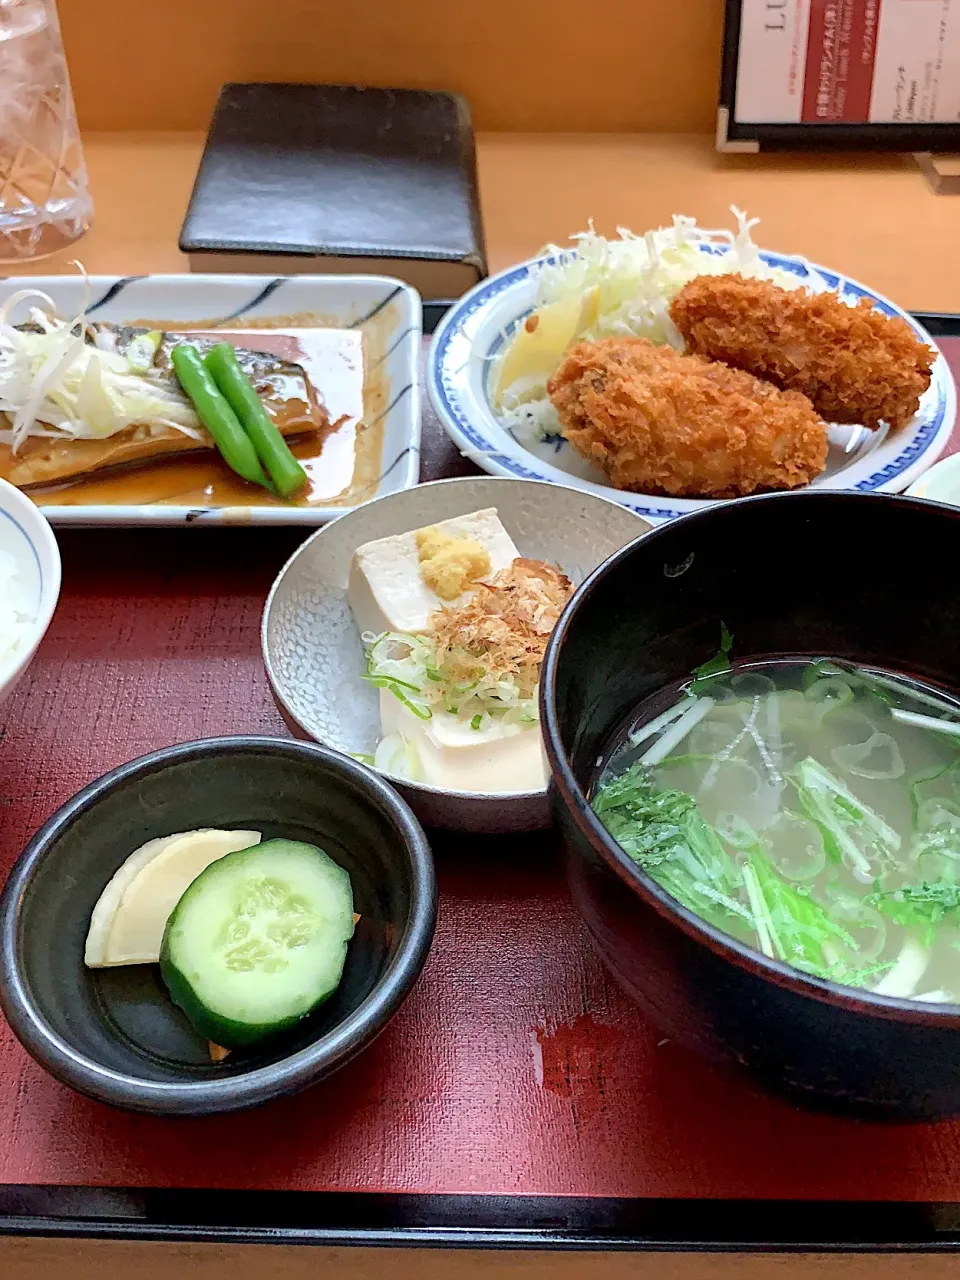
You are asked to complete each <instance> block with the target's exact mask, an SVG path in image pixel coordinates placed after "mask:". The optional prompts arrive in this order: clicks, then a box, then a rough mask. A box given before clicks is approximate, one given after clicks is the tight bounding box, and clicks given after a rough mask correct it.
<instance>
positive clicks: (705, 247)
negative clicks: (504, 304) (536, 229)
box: [499, 208, 828, 444]
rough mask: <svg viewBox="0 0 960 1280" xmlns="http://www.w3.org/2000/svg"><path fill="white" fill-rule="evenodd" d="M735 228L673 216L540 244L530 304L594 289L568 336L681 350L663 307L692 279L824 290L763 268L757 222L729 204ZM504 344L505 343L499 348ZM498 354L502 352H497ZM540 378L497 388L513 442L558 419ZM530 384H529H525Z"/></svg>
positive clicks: (816, 280)
mask: <svg viewBox="0 0 960 1280" xmlns="http://www.w3.org/2000/svg"><path fill="white" fill-rule="evenodd" d="M731 211H732V213H733V214H734V217H735V218H736V220H737V230H736V231H735V232H734V231H727V230H705V229H703V228H701V227H698V226H697V223H696V220H695V219H694V218H688V217H684V216H683V215H681V214H676V215H674V218H673V222H672V224H671V225H670V226H669V227H660V228H659V229H658V230H656V231H648V232H646V233H645V234H644V235H642V236H638V235H634V234H633V232H632V231H628V230H626V229H625V228H623V227H618V228H617V234H618V237H619V238H618V239H616V240H608V239H607V238H606V237H605V236H601V235H598V234H597V233H596V232H595V231H594V229H593V226H592V224H591V226H590V229H589V230H588V231H581V232H580V233H579V234H577V235H575V236H572V237H571V239H572V240H573V241H574V242H575V247H574V248H573V249H570V248H562V247H561V246H559V245H553V244H551V245H547V246H546V247H545V248H544V249H543V250H542V251H541V259H542V260H541V261H539V262H538V263H537V264H536V266H535V268H534V270H535V271H536V274H537V296H536V304H535V306H536V308H538V309H539V308H540V307H543V306H547V305H549V304H552V303H556V302H560V301H562V300H564V299H567V298H570V297H571V296H575V297H580V296H583V295H584V294H586V293H587V291H588V290H590V289H594V288H595V289H597V291H598V301H597V310H596V319H595V320H594V321H593V323H592V324H590V325H589V326H588V327H587V328H585V329H584V330H583V331H582V332H580V333H578V334H577V335H576V339H577V341H581V340H584V341H596V340H598V339H601V338H612V337H639V338H647V339H649V341H651V342H655V343H657V344H658V345H661V346H662V345H670V346H673V347H676V348H677V349H678V350H683V345H684V344H683V339H682V337H681V336H680V333H679V331H678V330H677V327H676V325H675V324H674V323H673V321H672V320H671V319H670V315H669V307H670V303H671V301H672V300H673V299H674V298H675V297H676V295H677V294H678V293H679V292H680V290H681V289H682V288H683V286H684V285H685V284H687V283H688V282H689V281H690V280H693V279H695V278H696V277H697V276H703V275H717V276H719V275H730V274H732V273H734V272H739V274H740V275H743V276H746V277H750V278H755V279H760V280H770V281H772V282H773V283H775V284H778V285H780V286H782V287H783V288H785V289H798V288H801V287H804V286H806V287H808V288H811V289H813V290H814V291H816V292H821V291H823V290H825V289H827V288H828V286H827V283H826V281H824V280H823V279H822V278H821V277H820V276H818V275H816V273H815V272H813V270H812V268H810V267H809V266H808V267H807V270H808V272H809V273H810V274H809V275H808V277H807V278H806V279H801V278H800V276H798V275H796V274H794V273H793V272H791V271H786V270H783V269H781V268H778V267H770V266H768V265H767V264H766V263H765V262H764V261H763V259H762V258H761V257H760V252H759V250H758V248H757V246H756V245H755V244H754V242H753V238H752V236H751V234H750V233H751V231H752V229H753V227H755V226H756V224H757V222H758V221H759V219H757V218H751V219H748V218H747V216H746V214H744V213H742V212H741V211H740V210H739V209H737V208H732V210H731ZM510 345H511V344H510V343H507V344H506V347H505V350H504V354H505V351H506V349H509V346H510ZM499 358H500V359H502V358H503V356H500V357H499ZM546 381H547V380H546V377H541V378H534V379H533V380H531V379H530V378H528V377H524V378H519V379H517V381H516V382H515V383H513V384H512V385H511V386H508V387H506V388H504V390H503V395H502V405H503V412H502V420H503V422H504V425H505V426H506V427H507V428H508V430H510V431H511V432H512V433H513V435H514V437H515V438H516V439H517V440H518V441H519V442H520V443H521V444H523V443H527V442H529V441H530V440H532V439H543V438H546V437H547V436H550V435H553V434H555V433H557V432H559V430H560V423H559V419H558V418H557V416H556V412H555V411H554V410H553V406H552V405H551V404H550V401H549V400H548V399H547V389H546ZM532 383H535V385H532Z"/></svg>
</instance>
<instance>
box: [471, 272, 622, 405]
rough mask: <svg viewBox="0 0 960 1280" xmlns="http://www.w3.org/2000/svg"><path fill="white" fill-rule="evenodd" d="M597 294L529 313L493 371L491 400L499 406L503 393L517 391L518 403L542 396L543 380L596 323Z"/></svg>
mask: <svg viewBox="0 0 960 1280" xmlns="http://www.w3.org/2000/svg"><path fill="white" fill-rule="evenodd" d="M599 303H600V290H599V289H598V288H597V287H596V285H595V286H594V287H593V288H592V289H588V290H587V291H586V293H583V294H579V295H578V294H571V295H570V297H568V298H561V299H559V301H557V302H550V303H548V304H547V305H546V306H545V307H541V308H540V309H539V311H533V312H531V314H530V315H529V316H527V318H526V320H525V321H524V322H523V324H522V325H521V326H520V328H519V329H518V330H517V332H516V334H515V335H514V337H513V340H512V341H511V342H510V344H509V346H508V347H507V349H506V351H505V352H504V353H503V356H502V357H501V359H500V362H499V365H498V367H497V368H496V370H495V371H494V391H493V400H494V405H495V407H496V408H498V409H499V408H501V407H502V404H503V395H504V392H505V391H506V390H507V389H508V388H510V387H514V386H516V387H517V398H518V399H519V400H524V399H532V398H534V397H539V396H542V395H543V394H544V390H545V387H546V382H547V379H548V378H549V377H550V375H551V374H552V373H553V372H554V370H555V369H556V368H557V366H558V365H559V364H560V361H561V360H562V359H563V357H564V355H566V352H567V350H568V348H569V347H570V346H571V345H572V343H573V342H574V341H575V340H576V339H577V338H578V337H579V336H580V335H581V334H582V333H585V332H586V330H587V329H589V328H590V327H591V325H593V324H595V323H596V319H597V315H598V313H599Z"/></svg>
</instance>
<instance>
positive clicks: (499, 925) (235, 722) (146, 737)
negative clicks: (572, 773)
mask: <svg viewBox="0 0 960 1280" xmlns="http://www.w3.org/2000/svg"><path fill="white" fill-rule="evenodd" d="M944 347H945V350H947V351H948V353H949V355H950V357H951V359H952V360H953V362H954V368H955V369H956V370H957V371H958V373H960V338H957V339H953V340H949V339H948V340H944ZM425 426H426V431H425V446H426V449H425V462H424V474H425V477H429V478H434V477H435V476H437V475H439V474H451V473H453V472H456V471H462V472H469V471H471V470H472V467H471V465H470V464H468V463H466V462H464V461H463V460H462V459H461V458H460V457H459V455H457V454H456V452H455V450H454V449H453V447H452V446H451V445H450V444H449V442H447V441H446V439H445V437H443V435H442V433H441V432H440V429H439V426H438V424H437V423H436V421H435V420H433V419H432V418H429V419H428V421H427V422H426V424H425ZM954 443H955V445H956V444H957V443H960V442H957V441H956V440H955V442H954ZM302 536H303V534H302V532H301V533H286V532H282V531H278V530H270V529H231V530H225V531H217V530H206V529H204V530H144V531H141V532H132V533H131V532H129V531H125V532H124V533H123V534H122V535H120V534H118V533H115V532H111V531H105V530H96V531H94V530H90V531H62V532H61V533H60V534H59V538H60V543H61V547H62V551H63V558H64V586H63V595H62V598H61V603H60V607H59V610H58V612H57V614H56V617H55V619H54V622H53V625H52V627H51V629H50V632H49V634H48V636H47V637H46V639H45V641H44V643H43V646H42V648H41V650H40V652H39V654H38V656H37V659H36V661H35V664H34V666H33V667H32V669H31V672H30V674H29V676H28V677H27V678H26V679H25V680H24V682H23V683H22V685H21V686H20V688H19V689H18V691H17V693H16V694H15V696H14V697H13V700H12V701H11V702H10V703H9V704H8V705H6V706H5V707H4V708H3V716H2V725H3V728H2V742H0V875H2V874H3V873H5V871H6V870H7V869H8V868H9V866H10V865H11V864H12V862H13V860H14V858H15V857H16V855H17V853H18V851H19V849H20V848H21V847H22V845H23V843H24V842H25V841H26V839H27V838H28V836H29V835H30V834H31V833H32V832H33V831H34V830H35V829H36V827H37V826H38V825H39V824H40V823H41V822H42V821H43V820H44V819H45V818H46V817H47V816H48V815H49V814H50V813H51V812H52V811H53V809H54V808H56V806H57V805H59V804H60V803H61V802H62V801H64V800H65V799H67V797H69V796H70V795H71V794H73V792H75V791H76V790H77V789H78V788H79V787H81V786H83V785H84V783H86V782H88V781H89V780H90V779H92V778H94V777H96V776H97V775H98V774H100V773H102V772H104V771H105V770H107V769H110V768H111V767H113V766H114V765H117V764H119V763H120V762H121V761H125V760H128V759H130V758H131V757H133V756H136V755H139V754H141V753H143V752H146V751H149V750H151V749H153V748H156V747H160V746H163V745H166V744H169V743H174V742H181V741H185V740H188V739H191V738H200V737H204V736H208V735H214V734H222V733H238V732H247V733H249V732H254V733H258V732H259V733H267V734H277V735H282V734H284V733H285V729H284V726H283V723H282V721H281V719H280V717H279V715H278V714H277V712H276V710H275V709H274V706H273V703H272V700H271V697H270V693H269V690H268V687H267V683H266V679H265V677H264V674H263V670H262V667H261V661H260V651H259V621H260V612H261V608H262V605H263V601H264V598H265V596H266V592H267V589H268V587H269V585H270V583H271V581H272V579H273V577H274V576H275V574H276V572H277V570H278V569H279V568H280V566H281V564H282V563H283V561H284V559H285V557H286V556H287V555H288V554H289V553H290V551H291V550H292V549H293V547H294V546H295V545H296V543H297V542H298V541H299V539H300V538H301V537H302ZM435 850H436V855H437V864H438V875H439V883H440V892H441V906H440V918H439V926H438V930H437V936H436V942H435V945H434V949H433V953H432V955H431V958H430V960H429V962H428V964H427V966H426V969H425V971H424V974H423V977H422V980H421V981H420V983H419V985H418V987H417V988H416V990H415V991H414V993H413V995H412V996H411V998H410V999H409V1001H408V1003H407V1004H406V1005H405V1006H404V1008H403V1009H402V1011H401V1013H400V1014H399V1015H398V1016H397V1018H396V1019H395V1020H394V1022H393V1023H392V1024H391V1026H390V1027H389V1028H388V1030H387V1031H386V1032H385V1034H384V1035H383V1036H382V1037H381V1038H380V1039H379V1040H378V1041H377V1042H376V1043H375V1044H374V1046H373V1047H372V1048H371V1049H369V1050H368V1051H367V1052H366V1053H365V1054H364V1055H363V1056H362V1057H361V1058H359V1059H358V1060H356V1061H355V1062H354V1063H352V1064H351V1065H350V1067H349V1068H348V1069H346V1070H345V1071H343V1072H341V1073H340V1074H339V1075H337V1076H335V1077H334V1078H332V1079H331V1080H329V1081H327V1082H325V1083H323V1084H321V1085H318V1086H316V1087H315V1088H313V1089H312V1090H310V1091H308V1092H306V1093H304V1094H302V1095H300V1096H299V1097H296V1098H293V1099H289V1100H287V1101H283V1102H278V1103H274V1104H272V1105H270V1106H269V1107H266V1108H264V1109H262V1110H260V1111H258V1112H254V1113H248V1114H245V1115H241V1116H233V1117H229V1116H228V1117H223V1118H217V1119H211V1120H182V1121H176V1120H162V1119H152V1118H146V1117H141V1116H132V1115H127V1114H125V1113H122V1112H118V1111H112V1110H109V1109H108V1108H106V1107H103V1106H101V1105H99V1104H97V1103H93V1102H88V1101H86V1100H84V1099H83V1098H81V1097H78V1096H76V1095H74V1094H73V1093H71V1092H70V1091H69V1090H67V1089H66V1088H64V1087H62V1086H61V1085H59V1084H58V1083H56V1082H55V1081H54V1080H52V1079H51V1078H50V1077H48V1076H47V1075H45V1074H44V1072H43V1071H41V1070H40V1068H39V1067H37V1066H35V1065H34V1064H33V1062H32V1061H31V1060H30V1059H29V1058H28V1057H27V1055H26V1054H25V1053H24V1052H23V1050H22V1049H21V1048H20V1046H19V1045H18V1044H17V1043H16V1041H15V1040H14V1038H13V1036H12V1035H11V1033H10V1032H9V1030H8V1029H7V1028H6V1027H5V1025H4V1024H3V1023H2V1022H0V1184H2V1185H0V1229H6V1230H26V1231H39V1232H43V1231H54V1230H57V1231H64V1230H67V1231H75V1232H80V1233H83V1232H100V1231H103V1232H106V1233H108V1234H110V1233H123V1234H130V1233H131V1232H134V1233H136V1232H139V1233H142V1234H147V1235H164V1234H171V1233H173V1234H176V1235H180V1236H183V1235H188V1236H190V1235H198V1234H199V1235H205V1236H208V1237H214V1238H223V1237H225V1236H231V1237H233V1238H236V1236H237V1235H240V1236H246V1237H249V1238H271V1239H276V1238H278V1232H279V1233H280V1235H281V1236H286V1237H289V1238H308V1239H316V1238H328V1239H329V1238H330V1237H331V1236H336V1237H339V1238H349V1239H354V1240H356V1239H369V1238H378V1239H383V1238H407V1237H409V1236H410V1235H411V1233H412V1235H413V1237H415V1238H417V1239H428V1240H439V1241H450V1240H453V1241H455V1242H460V1243H482V1242H493V1243H498V1242H503V1241H510V1242H512V1243H514V1244H517V1243H530V1242H535V1243H538V1244H540V1245H543V1244H544V1243H548V1244H549V1243H559V1244H584V1243H586V1244H590V1243H597V1242H603V1243H606V1244H611V1243H613V1244H619V1245H621V1246H622V1245H625V1244H626V1245H634V1246H637V1247H643V1246H644V1245H650V1246H653V1245H659V1246H662V1245H663V1243H664V1242H667V1243H671V1244H673V1245H677V1244H687V1245H690V1246H692V1247H704V1246H709V1245H710V1244H711V1243H717V1242H720V1243H722V1244H725V1245H726V1246H727V1247H729V1246H730V1245H737V1244H741V1245H743V1246H744V1247H755V1246H756V1245H757V1243H760V1244H766V1245H768V1246H769V1245H773V1246H781V1247H782V1246H784V1245H787V1246H789V1245H791V1244H793V1245H796V1244H797V1243H798V1242H801V1243H802V1242H807V1243H812V1244H815V1245H816V1246H817V1247H838V1246H843V1245H847V1244H850V1243H853V1244H859V1245H864V1244H873V1245H879V1246H881V1247H883V1246H884V1245H890V1244H894V1245H900V1246H902V1245H903V1244H904V1243H908V1244H909V1243H911V1242H913V1243H914V1244H918V1245H920V1246H921V1247H936V1246H938V1245H947V1246H952V1245H953V1244H955V1243H956V1242H957V1240H960V1235H955V1233H954V1227H955V1225H956V1224H957V1223H958V1222H960V1209H958V1208H957V1207H956V1205H955V1202H960V1123H956V1124H941V1125H937V1126H915V1127H881V1126H877V1125H869V1124H863V1123H854V1122H851V1121H847V1120H841V1119H834V1118H830V1117H826V1116H822V1115H813V1114H809V1113H805V1112H801V1111H798V1110H795V1109H793V1108H792V1107H791V1106H789V1105H788V1104H786V1103H784V1102H781V1101H776V1100H772V1099H770V1098H767V1097H765V1096H763V1095H762V1094H759V1093H757V1092H754V1091H753V1090H752V1089H751V1088H750V1087H749V1086H747V1085H746V1084H744V1083H743V1082H742V1081H741V1080H739V1079H730V1078H727V1077H725V1076H723V1075H720V1074H717V1073H716V1072H715V1071H714V1070H713V1069H712V1068H710V1067H708V1066H705V1065H703V1064H702V1063H701V1062H700V1061H698V1060H697V1059H696V1058H694V1057H692V1056H691V1055H689V1054H688V1053H686V1052H685V1051H683V1050H681V1049H679V1048H678V1047H676V1046H675V1045H673V1044H671V1043H668V1042H666V1041H664V1040H663V1039H662V1038H661V1036H660V1035H659V1033H658V1032H657V1030H656V1028H655V1027H653V1026H652V1025H651V1024H649V1023H648V1022H647V1021H645V1019H644V1018H643V1017H641V1015H640V1014H639V1013H638V1012H637V1011H636V1010H635V1009H634V1008H632V1006H631V1005H630V1004H629V1003H628V1002H627V1000H626V999H625V998H624V997H623V996H622V995H621V994H620V992H619V990H618V989H617V988H616V987H615V986H614V985H613V983H612V982H611V981H610V980H609V979H608V978H607V976H606V975H605V972H604V970H603V969H602V968H601V966H600V964H599V962H598V961H597V960H596V958H595V957H594V956H593V954H592V953H591V951H590V949H589V947H588V945H587V943H586V939H585V937H584V933H583V930H582V929H581V926H580V923H579V920H578V917H577V915H576V913H575V912H574V909H573V907H572V904H571V902H570V900H569V898H568V896H567V892H566V889H565V887H564V884H563V880H562V876H561V871H560V863H559V851H558V846H557V842H556V840H555V838H554V837H553V836H551V835H549V834H545V835H543V836H539V837H533V838H531V837H523V838H521V839H506V838H501V837H498V838H494V837H490V838H477V837H466V836H454V835H437V836H436V839H435ZM187 1193H189V1194H187ZM225 1193H230V1194H225ZM244 1193H246V1194H244ZM251 1193H256V1194H251ZM291 1193H307V1194H300V1195H297V1194H291ZM310 1193H313V1194H310ZM315 1193H323V1194H315ZM758 1201H766V1202H768V1203H767V1204H765V1205H764V1206H759V1205H758V1203H757V1202H758ZM791 1201H792V1202H808V1203H807V1204H797V1203H793V1204H792V1205H791V1204H789V1203H787V1202H791ZM834 1201H841V1202H847V1203H846V1204H845V1205H836V1204H834V1205H830V1204H829V1203H827V1202H834ZM771 1202H775V1203H771ZM878 1202H882V1203H878ZM841 1209H842V1210H843V1212H842V1213H841V1212H840V1210H841Z"/></svg>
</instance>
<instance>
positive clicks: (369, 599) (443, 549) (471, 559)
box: [347, 507, 520, 701]
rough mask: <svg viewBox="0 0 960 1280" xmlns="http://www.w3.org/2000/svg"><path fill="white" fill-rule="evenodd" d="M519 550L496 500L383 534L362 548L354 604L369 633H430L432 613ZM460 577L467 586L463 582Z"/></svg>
mask: <svg viewBox="0 0 960 1280" xmlns="http://www.w3.org/2000/svg"><path fill="white" fill-rule="evenodd" d="M519 554H520V553H519V551H518V550H517V548H516V546H515V545H514V542H513V539H512V538H511V537H510V535H509V533H507V531H506V529H505V528H504V527H503V524H502V523H501V521H500V517H499V516H498V515H497V511H496V508H495V507H490V508H488V509H486V510H484V511H471V512H469V513H467V514H466V515H462V516H454V517H453V518H452V519H450V520H440V521H438V522H437V523H436V524H435V525H427V526H424V528H422V529H411V530H410V531H409V532H408V533H398V534H394V535H393V536H392V537H389V538H378V539H377V540H376V541H375V542H367V543H365V544H364V545H363V546H362V547H359V548H358V549H357V551H356V552H355V553H354V557H353V564H352V566H351V568H350V581H349V584H348V591H347V594H348V601H349V604H350V609H351V611H352V613H353V616H354V618H355V620H356V623H357V626H358V628H359V629H360V632H361V634H362V633H364V632H372V633H373V634H374V635H380V634H381V633H382V632H384V631H402V632H407V633H410V634H414V635H417V634H420V635H422V634H424V633H426V632H427V631H429V629H430V615H431V614H433V613H435V612H436V611H437V610H438V609H442V608H456V607H457V606H458V605H460V604H462V603H463V602H464V601H465V600H467V599H468V598H469V596H470V594H471V592H472V591H475V590H476V584H477V582H480V581H487V580H489V579H490V578H492V577H493V576H494V574H496V573H499V572H500V570H501V569H505V568H506V567H507V566H508V565H509V564H511V563H512V562H513V561H514V560H515V559H516V558H517V557H518V556H519ZM488 565H489V567H487V566H488ZM459 585H463V586H464V588H465V589H464V590H457V588H458V586H459ZM437 588H439V590H440V592H442V594H438V590H437ZM395 701H396V700H395Z"/></svg>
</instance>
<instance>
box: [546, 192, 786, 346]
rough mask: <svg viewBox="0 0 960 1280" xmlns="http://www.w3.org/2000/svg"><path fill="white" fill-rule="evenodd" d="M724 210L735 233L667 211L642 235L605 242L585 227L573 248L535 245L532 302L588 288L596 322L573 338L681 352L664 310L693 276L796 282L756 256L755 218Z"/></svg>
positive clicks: (625, 234) (552, 299) (678, 338)
mask: <svg viewBox="0 0 960 1280" xmlns="http://www.w3.org/2000/svg"><path fill="white" fill-rule="evenodd" d="M731 212H732V213H733V215H734V217H735V218H736V220H737V230H736V232H732V231H725V230H719V231H707V230H703V229H702V228H700V227H698V226H697V223H696V219H695V218H687V217H684V216H683V215H682V214H675V215H674V218H673V223H672V225H671V226H669V227H660V228H659V229H658V230H656V231H647V232H646V233H645V234H644V235H642V236H637V235H634V234H633V232H632V231H628V230H627V229H626V228H624V227H618V228H617V234H618V236H619V239H618V240H608V239H606V238H605V237H604V236H600V235H597V233H596V232H595V231H594V230H593V227H592V226H591V227H590V230H589V231H581V232H580V233H579V234H578V235H575V236H573V237H572V239H573V240H575V241H576V248H575V249H573V250H569V249H567V250H564V249H561V248H560V247H559V246H558V245H548V246H547V247H546V248H545V249H544V250H543V257H544V259H545V261H544V262H543V263H542V265H540V266H539V267H538V268H537V271H538V280H537V306H538V307H540V306H543V305H544V304H545V303H548V302H557V301H559V300H560V299H561V298H563V297H565V296H567V295H569V294H571V293H575V294H581V293H584V292H585V291H586V290H587V289H590V288H593V287H594V286H596V287H597V288H598V289H599V307H598V315H597V320H596V323H595V324H593V325H592V326H591V327H590V328H589V329H588V330H587V331H586V332H585V333H583V334H582V335H581V336H582V337H583V338H584V339H597V338H613V337H617V336H630V335H632V336H635V337H641V338H649V339H650V341H651V342H656V343H660V344H663V343H669V344H670V345H671V346H674V347H677V348H679V349H681V350H682V349H683V339H682V338H681V336H680V334H679V332H678V330H677V327H676V325H675V324H674V323H673V321H672V320H671V319H670V315H669V312H668V308H669V306H670V303H671V301H672V300H673V298H674V297H676V295H677V294H678V293H679V292H680V290H681V289H682V288H683V286H684V285H685V284H687V283H688V282H689V281H690V280H694V279H696V277H697V276H706V275H711V276H721V275H730V274H732V273H734V272H739V274H740V275H742V276H747V277H750V278H755V279H758V280H772V281H774V282H775V283H776V284H778V285H781V286H782V287H783V288H785V289H797V288H800V287H801V285H802V283H803V281H801V279H800V277H799V276H797V275H795V274H794V273H793V272H791V271H784V270H782V269H780V268H778V267H769V266H767V264H766V263H765V262H764V261H763V259H762V258H761V257H760V251H759V249H758V248H757V246H756V245H755V244H754V242H753V238H752V236H751V235H750V232H751V230H752V229H753V227H755V226H756V225H757V223H758V222H759V218H750V219H748V218H747V216H746V214H745V213H742V212H741V211H740V210H739V209H736V208H732V209H731ZM719 250H723V252H718V251H719Z"/></svg>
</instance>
